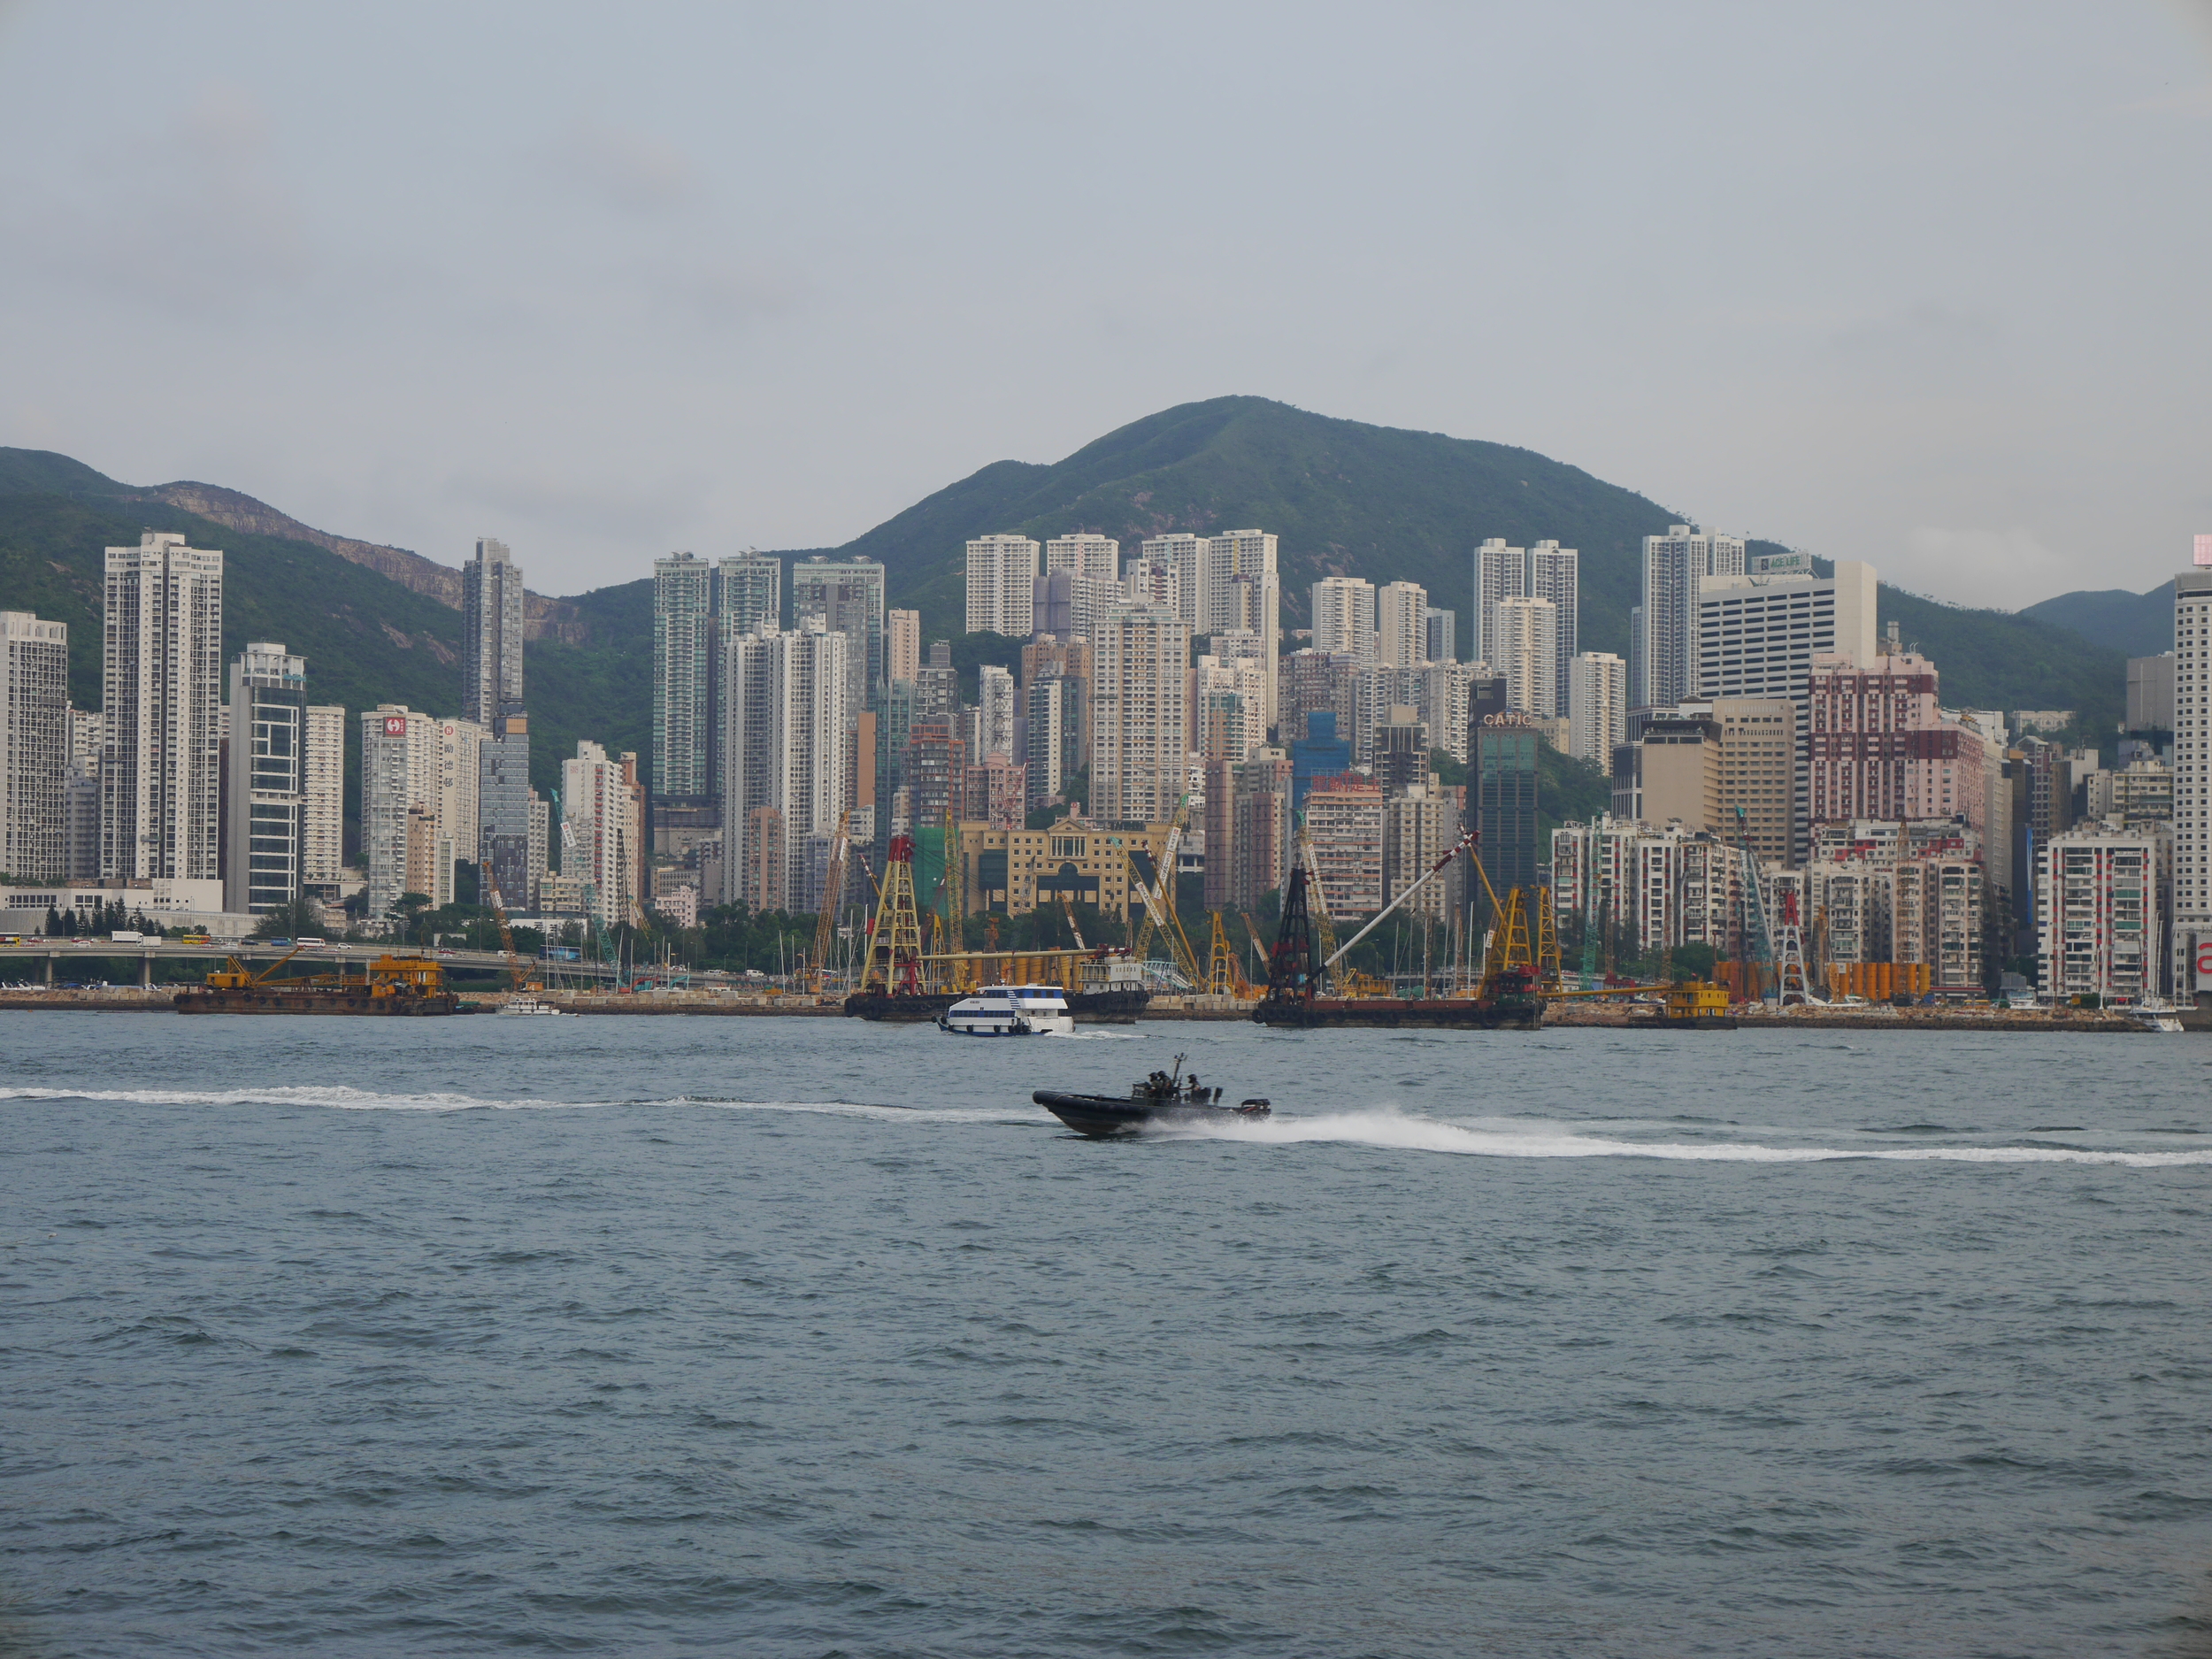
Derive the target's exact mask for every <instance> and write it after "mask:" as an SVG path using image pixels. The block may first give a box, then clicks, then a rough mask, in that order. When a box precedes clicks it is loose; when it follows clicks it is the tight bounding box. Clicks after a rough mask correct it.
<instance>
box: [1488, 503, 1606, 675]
mask: <svg viewBox="0 0 2212 1659" xmlns="http://www.w3.org/2000/svg"><path fill="white" fill-rule="evenodd" d="M1581 558H1582V556H1581V555H1580V554H1579V553H1578V551H1576V549H1573V548H1571V547H1570V548H1563V547H1561V546H1560V545H1559V543H1558V542H1556V541H1539V542H1538V543H1537V544H1536V545H1535V546H1534V547H1532V548H1517V547H1508V546H1507V545H1506V543H1505V541H1504V540H1503V538H1502V537H1498V536H1493V537H1491V538H1490V539H1489V540H1488V541H1485V542H1483V543H1482V545H1481V546H1479V547H1478V548H1477V549H1475V609H1474V637H1473V649H1474V657H1475V660H1476V661H1477V662H1480V663H1488V664H1490V665H1491V666H1492V667H1494V668H1495V667H1497V666H1498V655H1497V653H1498V649H1499V647H1498V646H1497V645H1496V644H1495V642H1494V641H1496V639H1497V631H1498V606H1499V605H1500V604H1501V603H1503V602H1505V601H1507V600H1509V599H1541V600H1544V601H1547V602H1548V603H1549V604H1550V605H1551V607H1552V614H1553V618H1554V620H1553V627H1552V635H1553V640H1552V652H1553V656H1554V657H1555V659H1556V660H1555V663H1554V664H1553V667H1552V670H1551V683H1552V684H1553V686H1555V687H1557V693H1556V695H1557V696H1558V697H1559V698H1560V699H1561V700H1562V701H1563V699H1564V697H1565V695H1566V687H1567V681H1568V668H1567V664H1569V663H1570V662H1571V661H1572V660H1573V659H1574V657H1575V654H1576V651H1577V649H1578V639H1579V634H1578V618H1579V617H1580V613H1581V604H1582V581H1581Z"/></svg>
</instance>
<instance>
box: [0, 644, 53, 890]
mask: <svg viewBox="0 0 2212 1659" xmlns="http://www.w3.org/2000/svg"><path fill="white" fill-rule="evenodd" d="M68 776H69V626H68V625H67V624H66V623H63V622H46V621H42V620H41V619H40V618H37V617H35V616H33V615H32V614H31V613H30V612H28V611H0V875H9V876H12V877H14V878H15V879H17V880H18V881H61V880H65V879H67V878H68V876H69V873H70V872H69V869H68V862H69V841H68V818H67V798H68V797H67V780H68Z"/></svg>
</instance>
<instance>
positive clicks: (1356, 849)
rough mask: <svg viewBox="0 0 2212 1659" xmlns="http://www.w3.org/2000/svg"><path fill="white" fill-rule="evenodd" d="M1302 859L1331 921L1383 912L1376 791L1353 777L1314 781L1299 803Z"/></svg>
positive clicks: (1370, 783) (1379, 793)
mask: <svg viewBox="0 0 2212 1659" xmlns="http://www.w3.org/2000/svg"><path fill="white" fill-rule="evenodd" d="M1305 828H1306V849H1307V856H1309V857H1310V858H1311V859H1312V861H1313V878H1314V883H1315V885H1316V887H1318V888H1319V889H1320V891H1319V894H1318V897H1319V898H1320V901H1321V902H1322V904H1323V905H1324V906H1325V909H1326V910H1327V911H1328V913H1329V915H1330V917H1331V918H1333V919H1337V920H1341V919H1343V918H1348V917H1354V916H1372V915H1373V914H1374V913H1375V912H1376V911H1377V910H1380V909H1382V907H1383V792H1382V786H1381V785H1380V784H1379V783H1377V782H1375V781H1374V780H1372V779H1369V778H1363V777H1362V776H1361V775H1360V774H1359V773H1357V772H1344V773H1341V774H1340V775H1339V776H1336V777H1333V778H1322V779H1318V780H1316V781H1315V783H1314V785H1313V787H1312V788H1311V789H1310V790H1309V791H1308V792H1307V795H1306V799H1305Z"/></svg>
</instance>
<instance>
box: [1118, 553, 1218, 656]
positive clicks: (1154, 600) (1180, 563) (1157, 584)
mask: <svg viewBox="0 0 2212 1659" xmlns="http://www.w3.org/2000/svg"><path fill="white" fill-rule="evenodd" d="M1206 541H1207V538H1206V537H1204V536H1202V535H1186V534H1181V533H1180V532H1178V533H1177V534H1172V535H1156V536H1148V537H1146V538H1145V540H1144V541H1141V542H1140V543H1138V545H1137V553H1138V557H1140V558H1141V559H1142V560H1143V561H1144V563H1145V564H1146V565H1148V566H1151V567H1153V569H1152V570H1151V571H1149V572H1148V573H1147V587H1146V589H1145V593H1144V596H1143V601H1142V603H1148V604H1159V603H1170V604H1172V605H1173V606H1174V608H1175V612H1176V614H1177V615H1178V616H1179V617H1181V618H1183V620H1184V622H1185V623H1186V624H1187V625H1188V626H1189V628H1190V631H1191V632H1192V633H1193V634H1203V633H1204V632H1205V631H1206V630H1205V626H1204V624H1203V621H1202V618H1203V617H1204V615H1205V607H1206V588H1205V580H1204V576H1203V573H1202V566H1203V565H1204V563H1205V557H1206ZM1135 565H1136V561H1135V560H1132V561H1131V566H1130V567H1131V570H1132V571H1133V570H1134V568H1135ZM1163 577H1164V579H1165V580H1162V579H1163ZM1169 583H1171V584H1172V587H1171V588H1169V587H1168V585H1167V584H1169ZM1127 591H1128V594H1129V596H1130V597H1131V598H1132V599H1136V598H1138V593H1137V590H1136V589H1135V588H1129V589H1128V590H1127ZM1163 591H1171V592H1172V594H1173V595H1174V597H1173V598H1172V599H1171V600H1168V601H1166V602H1163V601H1162V600H1161V599H1160V598H1159V597H1158V596H1157V595H1158V594H1159V593H1160V592H1163Z"/></svg>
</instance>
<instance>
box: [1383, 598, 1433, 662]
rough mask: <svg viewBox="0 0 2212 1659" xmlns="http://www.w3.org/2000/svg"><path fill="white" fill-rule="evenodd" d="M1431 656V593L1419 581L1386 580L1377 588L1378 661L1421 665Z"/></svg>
mask: <svg viewBox="0 0 2212 1659" xmlns="http://www.w3.org/2000/svg"><path fill="white" fill-rule="evenodd" d="M1428 660H1429V595H1428V590H1427V589H1426V588H1423V587H1422V586H1421V585H1420V584H1419V583H1418V582H1385V583H1384V584H1383V585H1382V586H1381V587H1380V588H1377V589H1376V590H1375V662H1376V664H1377V665H1378V666H1379V667H1383V668H1418V667H1420V666H1421V665H1422V664H1425V663H1426V662H1427V661H1428Z"/></svg>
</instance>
